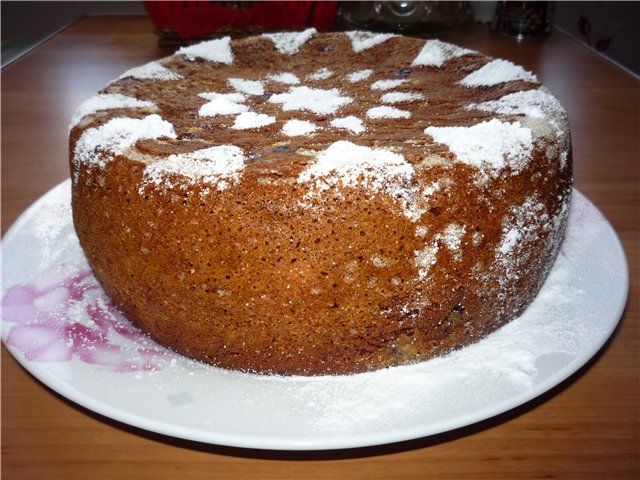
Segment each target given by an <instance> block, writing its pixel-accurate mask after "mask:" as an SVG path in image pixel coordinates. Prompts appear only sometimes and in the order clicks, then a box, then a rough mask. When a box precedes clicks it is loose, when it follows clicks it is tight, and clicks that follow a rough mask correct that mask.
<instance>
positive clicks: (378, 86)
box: [371, 78, 407, 90]
mask: <svg viewBox="0 0 640 480" xmlns="http://www.w3.org/2000/svg"><path fill="white" fill-rule="evenodd" d="M403 83H407V79H405V78H395V79H389V80H377V81H375V82H373V83H372V84H371V89H372V90H391V89H392V88H396V87H399V86H400V85H402V84H403Z"/></svg>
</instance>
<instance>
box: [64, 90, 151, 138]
mask: <svg viewBox="0 0 640 480" xmlns="http://www.w3.org/2000/svg"><path fill="white" fill-rule="evenodd" d="M115 108H145V109H150V110H157V109H158V107H157V106H156V104H155V103H153V102H151V101H148V100H138V99H137V98H134V97H129V96H126V95H122V94H120V93H99V94H98V95H95V96H93V97H91V98H89V99H88V100H85V101H84V102H82V103H81V104H80V106H79V107H78V109H77V110H76V112H75V113H74V114H73V118H72V119H71V125H70V126H69V129H72V128H73V127H75V126H76V125H77V124H78V123H80V122H81V121H82V119H83V118H84V117H86V116H88V115H91V114H94V113H96V112H99V111H100V110H111V109H115Z"/></svg>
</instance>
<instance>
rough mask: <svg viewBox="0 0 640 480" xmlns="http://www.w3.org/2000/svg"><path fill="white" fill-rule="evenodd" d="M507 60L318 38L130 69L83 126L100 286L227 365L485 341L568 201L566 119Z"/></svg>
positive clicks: (403, 353)
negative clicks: (483, 339)
mask: <svg viewBox="0 0 640 480" xmlns="http://www.w3.org/2000/svg"><path fill="white" fill-rule="evenodd" d="M376 42H377V43H376ZM205 47H206V48H205ZM198 48H199V49H198ZM279 49H280V50H279ZM501 62H502V61H495V60H494V59H491V58H489V57H486V56H484V55H481V54H479V53H477V52H471V51H466V50H463V49H459V48H458V47H453V46H451V45H448V44H444V43H442V42H437V41H427V42H425V40H419V39H414V38H408V37H402V36H384V35H375V34H364V33H351V34H344V33H335V34H317V33H314V32H309V31H307V32H302V33H297V34H289V35H288V36H286V35H283V36H280V37H278V36H274V37H268V36H260V37H253V38H249V39H243V40H239V41H229V40H228V39H226V40H225V39H222V40H216V41H213V42H208V43H205V44H203V45H201V46H199V47H191V48H187V49H184V50H182V51H181V52H178V53H177V54H176V55H174V56H172V57H168V58H166V59H163V60H161V61H160V62H154V63H152V64H149V65H147V66H145V67H144V68H141V69H137V70H132V71H130V72H128V73H127V74H125V75H123V77H121V78H120V79H118V80H116V81H114V82H112V83H111V84H110V85H108V86H107V87H106V88H105V89H104V90H103V91H102V92H100V94H99V95H98V97H96V98H94V99H93V100H90V101H88V102H87V103H86V104H85V105H83V107H81V108H80V110H79V113H78V114H77V115H76V117H74V120H73V123H72V128H71V134H70V152H71V154H70V160H71V161H70V163H71V170H72V178H73V195H72V205H73V215H74V222H75V226H76V230H77V233H78V237H79V239H80V242H81V245H82V247H83V248H84V251H85V253H86V255H87V258H88V260H89V262H90V264H91V266H92V268H93V269H94V271H95V274H96V277H97V278H98V279H99V280H100V282H101V283H102V285H103V287H104V289H105V291H106V292H107V294H108V295H109V296H110V297H111V298H112V300H113V301H114V303H115V304H116V305H117V306H118V307H119V308H120V309H121V310H122V312H123V313H124V314H125V315H126V316H127V317H128V318H129V319H130V320H131V321H132V322H133V323H135V324H136V325H138V326H139V327H140V328H141V329H142V330H144V331H145V332H148V333H149V334H150V335H151V336H152V337H153V338H155V339H156V340H157V341H158V342H159V343H161V344H163V345H166V346H168V347H170V348H172V349H175V350H176V351H178V352H181V353H183V354H185V355H187V356H190V357H193V358H196V359H199V360H203V361H205V362H208V363H212V364H214V365H218V366H221V367H225V368H233V369H242V370H249V371H256V372H265V373H278V374H305V375H317V374H327V373H354V372H362V371H367V370H372V369H377V368H382V367H385V366H391V365H398V364H404V363H408V362H415V361H420V360H424V359H427V358H430V357H432V356H434V355H438V354H441V353H444V352H447V351H449V350H451V349H453V348H457V347H460V346H463V345H466V344H468V343H470V342H474V341H476V340H478V339H480V338H482V337H483V336H485V335H486V334H488V333H490V332H491V331H493V330H495V329H496V328H498V327H499V326H501V325H503V324H504V323H505V322H507V321H509V320H511V319H513V318H515V317H516V316H517V315H519V314H520V313H521V312H522V311H523V310H524V309H525V308H526V307H527V306H528V305H529V303H530V302H531V301H532V299H533V298H534V297H535V295H536V294H537V292H538V290H539V288H540V287H541V285H542V283H543V282H544V279H545V278H546V275H547V273H548V271H549V269H550V268H551V265H552V263H553V261H554V259H555V256H556V254H557V251H558V247H559V243H560V240H561V238H562V234H563V231H564V225H565V222H566V216H567V213H568V202H569V198H570V192H571V153H570V141H569V131H568V124H567V120H566V115H565V114H564V111H563V110H562V108H561V107H560V106H559V104H558V103H557V100H555V99H554V98H553V97H552V96H551V95H550V94H549V93H548V91H547V90H546V89H545V88H544V87H542V86H541V85H540V84H539V83H538V81H537V79H536V78H535V77H534V76H533V74H531V73H530V72H526V71H525V70H524V69H521V68H520V67H516V66H515V65H512V64H509V63H508V62H504V63H501ZM367 73H368V76H367ZM294 82H296V83H294ZM492 82H493V83H492ZM496 82H497V83H496ZM91 102H93V103H91ZM290 121H291V123H287V122H290Z"/></svg>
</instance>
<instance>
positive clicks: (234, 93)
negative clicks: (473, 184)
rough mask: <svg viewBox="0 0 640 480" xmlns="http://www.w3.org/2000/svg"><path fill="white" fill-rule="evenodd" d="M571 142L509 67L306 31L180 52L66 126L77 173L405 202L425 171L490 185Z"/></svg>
mask: <svg viewBox="0 0 640 480" xmlns="http://www.w3.org/2000/svg"><path fill="white" fill-rule="evenodd" d="M567 129H568V124H567V120H566V115H565V113H564V110H563V109H562V107H561V106H560V104H559V102H558V101H557V100H556V99H555V98H554V97H553V96H552V95H551V94H550V93H549V92H548V90H547V89H546V88H545V87H543V86H542V85H541V84H540V83H539V82H538V80H537V78H536V76H535V75H534V74H533V73H531V72H529V71H527V70H526V69H524V68H523V67H521V66H518V65H514V64H513V63H511V62H509V61H507V60H501V59H493V58H490V57H487V56H485V55H482V54H480V53H478V52H475V51H473V50H469V49H466V48H461V47H458V46H455V45H451V44H448V43H444V42H441V41H439V40H424V39H416V38H410V37H403V36H400V35H395V34H378V33H371V32H359V31H355V32H344V33H328V34H320V33H317V32H316V31H315V30H314V29H308V30H304V31H301V32H284V33H276V34H264V35H260V36H256V37H250V38H246V39H242V40H233V41H232V40H231V39H230V38H228V37H225V38H220V39H215V40H210V41H207V42H203V43H200V44H197V45H192V46H188V47H184V48H181V49H179V50H178V51H177V52H176V53H175V54H174V55H173V56H170V57H167V58H164V59H161V60H159V61H154V62H150V63H148V64H146V65H143V66H140V67H136V68H132V69H130V70H128V71H127V72H125V73H124V74H122V75H121V76H120V77H119V78H118V79H116V80H114V81H113V82H112V83H110V84H109V85H108V86H106V87H105V88H104V89H103V90H102V91H101V92H100V93H98V95H96V96H95V97H93V98H90V99H89V100H87V101H86V102H84V103H83V104H82V105H81V106H80V108H79V109H78V111H77V112H76V114H75V115H74V117H73V119H72V122H71V130H72V135H73V132H74V131H75V132H77V135H78V139H77V142H76V143H75V150H74V152H73V157H74V161H75V162H76V163H85V164H90V165H101V166H104V164H105V162H108V161H109V159H110V158H115V157H116V156H118V155H123V154H126V155H127V156H128V157H129V158H133V159H135V160H137V161H140V162H142V163H144V164H146V167H145V179H146V180H145V182H146V184H149V185H155V186H161V185H166V186H172V185H175V184H176V183H177V182H178V180H177V179H180V181H186V182H187V183H198V182H204V183H206V184H208V185H210V186H213V187H216V188H217V189H218V190H224V189H225V188H227V187H228V186H229V185H230V184H231V183H233V182H234V181H237V180H238V179H239V178H240V177H241V175H242V172H243V170H244V169H250V168H267V167H268V168H269V169H270V170H271V171H278V174H279V175H284V176H288V177H291V178H295V179H296V181H298V182H307V183H308V184H310V185H312V186H315V187H316V189H320V190H322V189H323V188H325V187H326V185H329V184H331V183H332V182H333V183H335V182H338V181H339V182H343V183H346V184H348V183H349V182H354V181H355V180H354V179H358V181H367V182H369V183H370V184H371V185H372V186H373V188H374V189H375V188H378V189H383V187H382V185H384V188H385V189H387V190H388V191H389V192H390V193H392V194H395V195H400V197H402V195H408V193H407V192H406V191H405V192H404V193H403V190H402V189H403V188H404V187H402V185H405V184H406V181H407V178H409V179H410V177H411V176H412V175H413V174H414V172H415V170H416V169H419V168H421V165H426V164H433V163H447V162H448V163H453V162H456V163H463V164H466V165H468V166H470V167H472V168H475V169H477V170H478V171H479V172H481V174H482V175H481V177H482V178H484V179H485V180H486V179H487V178H489V179H490V178H495V177H497V176H499V175H501V174H502V173H503V172H507V174H512V173H518V172H519V171H520V170H521V169H522V168H523V167H524V166H525V165H526V162H527V161H528V159H529V158H530V154H531V151H532V150H533V149H534V148H535V146H536V142H538V141H539V140H540V139H541V138H544V137H545V136H546V137H549V138H552V139H553V138H555V137H558V136H560V135H564V134H565V133H566V131H567ZM96 149H98V150H101V151H102V152H103V155H94V154H93V152H95V151H96ZM345 155H348V156H349V157H348V161H347V162H345V161H344V159H345V158H347V157H345ZM372 172H375V174H374V173H372ZM363 178H364V180H363ZM380 179H386V180H384V181H380ZM376 182H377V183H376ZM405 213H406V212H405ZM408 214H409V215H411V213H408Z"/></svg>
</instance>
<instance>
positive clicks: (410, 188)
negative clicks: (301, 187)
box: [297, 140, 425, 222]
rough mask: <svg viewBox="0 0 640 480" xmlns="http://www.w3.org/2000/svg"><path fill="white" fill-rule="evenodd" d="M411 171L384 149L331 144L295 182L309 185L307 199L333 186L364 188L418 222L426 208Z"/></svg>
mask: <svg viewBox="0 0 640 480" xmlns="http://www.w3.org/2000/svg"><path fill="white" fill-rule="evenodd" d="M414 173H415V172H414V169H413V167H412V166H411V164H409V163H408V162H407V161H406V160H405V159H404V157H403V156H402V155H400V154H397V153H393V152H389V151H387V150H383V149H376V148H369V147H365V146H361V145H356V144H354V143H352V142H349V141H346V140H340V141H337V142H334V143H332V144H331V145H330V146H329V147H328V148H327V149H326V150H323V151H322V152H320V153H319V154H318V156H317V161H316V163H314V164H313V165H311V166H309V167H307V169H306V170H304V171H303V172H302V173H300V175H299V176H298V180H297V181H298V183H306V184H311V186H312V190H311V191H310V193H309V194H308V197H313V196H315V195H318V194H321V193H322V192H324V191H326V190H328V189H330V188H331V187H332V186H334V185H338V184H340V185H342V186H344V187H355V186H357V185H360V184H365V185H367V188H368V189H369V190H370V191H373V192H383V193H385V194H387V195H389V196H391V197H392V198H393V199H395V200H399V202H400V206H401V208H402V210H403V213H404V215H405V216H406V217H407V218H409V219H410V220H411V221H414V222H415V221H417V220H418V219H419V218H420V216H421V215H422V213H424V210H425V206H424V205H423V203H422V199H421V198H420V197H419V195H417V190H416V187H415V186H414V185H412V183H413V182H412V180H413V176H414Z"/></svg>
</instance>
